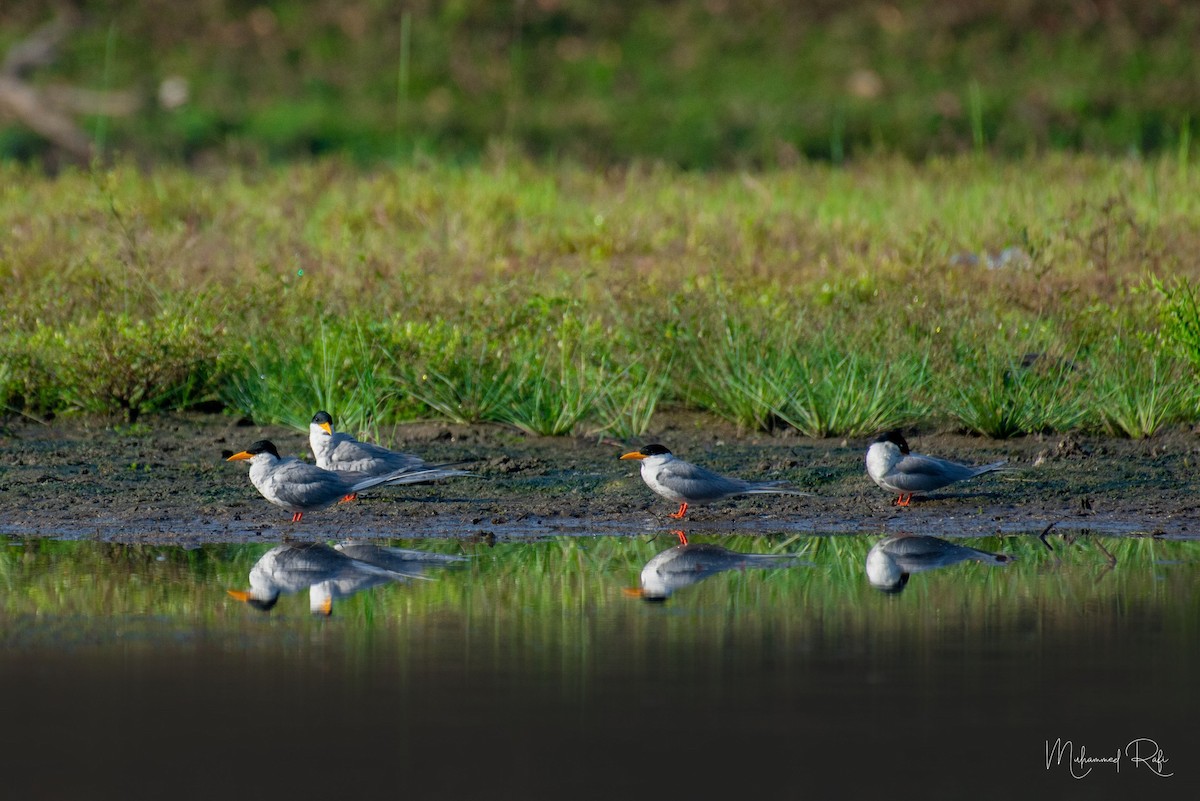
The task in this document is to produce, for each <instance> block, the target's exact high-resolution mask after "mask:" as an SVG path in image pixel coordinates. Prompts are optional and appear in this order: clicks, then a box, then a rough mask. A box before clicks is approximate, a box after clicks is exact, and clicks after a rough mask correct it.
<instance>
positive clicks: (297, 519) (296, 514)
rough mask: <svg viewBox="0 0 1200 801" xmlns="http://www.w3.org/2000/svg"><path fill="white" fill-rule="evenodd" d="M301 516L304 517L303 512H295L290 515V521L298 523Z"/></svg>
mask: <svg viewBox="0 0 1200 801" xmlns="http://www.w3.org/2000/svg"><path fill="white" fill-rule="evenodd" d="M302 517H304V512H296V513H295V514H293V515H292V522H293V523H299V522H300V518H302Z"/></svg>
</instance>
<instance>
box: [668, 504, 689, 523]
mask: <svg viewBox="0 0 1200 801" xmlns="http://www.w3.org/2000/svg"><path fill="white" fill-rule="evenodd" d="M685 514H687V504H686V503H681V504H679V511H678V512H672V513H671V514H669V515H667V517H670V518H674V519H675V520H682V519H683V516H684V515H685Z"/></svg>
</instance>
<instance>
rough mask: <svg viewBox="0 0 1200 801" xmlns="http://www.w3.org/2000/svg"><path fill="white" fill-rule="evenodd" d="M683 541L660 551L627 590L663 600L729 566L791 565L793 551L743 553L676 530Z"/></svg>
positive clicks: (634, 594) (635, 595)
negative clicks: (635, 584) (694, 539)
mask: <svg viewBox="0 0 1200 801" xmlns="http://www.w3.org/2000/svg"><path fill="white" fill-rule="evenodd" d="M675 535H676V536H677V537H678V538H679V545H676V546H674V547H673V548H668V549H667V550H665V551H663V552H662V553H660V554H658V555H656V556H655V557H654V558H653V559H651V560H650V561H649V562H647V563H646V566H645V567H643V568H642V574H641V577H640V584H641V586H640V587H635V588H633V589H628V590H625V593H626V594H627V595H631V596H634V597H637V598H641V599H642V600H644V601H652V602H663V601H666V600H667V598H669V597H671V594H672V593H674V592H675V591H676V590H679V589H682V588H684V587H689V586H691V585H692V584H695V583H697V582H699V581H703V580H704V579H706V578H708V577H709V576H714V575H716V574H717V573H721V572H723V571H726V570H734V569H745V568H760V569H767V568H773V567H790V566H792V565H793V564H795V563H796V557H795V556H794V555H792V554H758V553H739V552H737V551H731V550H729V549H728V548H723V547H721V546H720V545H709V544H700V543H689V542H688V539H687V535H686V534H684V533H683V532H682V531H676V532H675Z"/></svg>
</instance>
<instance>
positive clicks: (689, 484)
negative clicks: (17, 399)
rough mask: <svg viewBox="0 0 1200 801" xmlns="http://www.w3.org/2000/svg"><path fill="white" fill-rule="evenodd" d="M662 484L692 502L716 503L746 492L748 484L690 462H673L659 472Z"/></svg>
mask: <svg viewBox="0 0 1200 801" xmlns="http://www.w3.org/2000/svg"><path fill="white" fill-rule="evenodd" d="M658 480H659V482H660V483H662V484H665V485H667V486H669V487H671V488H672V489H673V490H675V491H676V492H678V493H679V494H680V495H683V496H684V497H685V498H688V499H690V500H692V501H716V500H720V499H721V498H728V497H729V496H730V495H737V494H738V493H741V492H745V491H746V488H747V484H746V482H745V481H741V480H739V479H736V478H729V477H727V476H723V475H721V474H720V473H714V472H713V471H711V470H705V469H704V468H703V467H699V466H697V465H694V464H691V463H690V462H681V461H678V460H676V461H672V462H669V463H667V464H665V465H663V466H662V468H660V469H659V471H658Z"/></svg>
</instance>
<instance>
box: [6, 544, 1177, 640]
mask: <svg viewBox="0 0 1200 801" xmlns="http://www.w3.org/2000/svg"><path fill="white" fill-rule="evenodd" d="M694 541H701V542H712V543H719V544H720V545H723V546H724V547H726V548H729V549H732V550H734V551H740V552H747V553H795V554H798V555H799V556H800V557H801V559H802V561H801V562H800V563H798V564H796V565H795V566H793V567H788V568H779V569H768V570H758V569H752V570H731V571H729V572H725V573H720V574H718V575H715V576H713V577H711V578H708V579H706V580H704V581H702V582H699V583H697V584H695V585H694V586H690V587H686V588H684V589H682V590H680V591H678V592H677V593H676V594H675V595H673V596H672V597H671V599H670V600H669V601H668V602H667V603H666V604H665V605H664V606H663V607H662V608H654V607H653V606H651V605H649V604H644V603H642V602H639V601H638V600H637V599H634V598H630V597H628V596H627V595H626V594H625V593H624V592H623V589H625V588H628V587H633V586H636V584H637V580H638V574H639V571H640V570H641V567H642V565H644V564H645V562H646V561H647V560H649V559H650V558H651V557H653V556H654V555H655V554H656V553H659V552H660V551H663V550H664V549H666V548H669V547H671V546H672V545H674V544H675V542H674V538H673V537H670V536H662V537H658V538H655V539H652V540H651V539H646V538H620V537H596V538H580V537H562V538H557V539H550V540H544V541H537V542H501V543H498V544H496V545H495V546H494V547H487V546H484V545H481V544H478V543H462V544H460V543H458V542H454V541H447V540H429V541H404V542H395V543H393V544H395V545H399V546H402V547H409V548H420V549H423V550H430V551H436V552H441V553H461V554H465V555H468V556H470V557H471V560H470V562H469V563H466V565H465V566H464V567H459V568H449V569H441V568H438V569H435V570H433V571H431V573H430V576H431V578H432V579H433V580H430V581H421V580H418V581H410V582H406V583H402V584H393V585H385V586H381V587H374V588H372V589H368V590H365V591H363V592H360V593H357V594H355V595H352V596H350V597H348V598H343V599H338V600H337V601H336V602H335V609H334V617H333V619H332V620H314V619H311V617H310V615H309V614H308V601H307V597H306V595H305V594H304V593H297V594H294V595H288V596H284V597H283V598H282V599H281V600H280V601H279V604H278V605H277V606H276V607H275V609H274V610H272V611H271V612H269V613H261V612H257V611H255V610H253V609H250V608H248V607H246V606H244V605H243V604H241V603H239V602H237V601H235V600H234V599H232V598H229V597H228V596H227V595H226V594H225V590H226V589H241V588H244V587H245V586H246V582H247V575H248V573H249V571H250V569H251V568H252V566H253V565H254V564H255V562H256V561H257V560H258V559H259V558H260V557H261V556H262V555H263V554H264V553H266V552H267V551H268V550H269V549H270V548H271V547H272V546H270V545H212V546H203V547H200V548H196V549H193V550H185V549H183V548H177V547H169V546H157V545H121V544H108V543H88V542H55V541H49V540H30V541H27V542H16V543H10V544H7V545H6V546H5V547H3V548H2V549H0V586H3V588H4V593H3V597H2V598H0V618H2V619H3V621H4V624H5V625H4V628H3V633H0V641H3V642H4V643H6V644H8V645H17V644H20V643H22V642H31V641H34V640H39V641H42V642H43V643H44V642H47V641H50V640H54V639H56V638H61V642H62V643H63V644H67V643H69V642H71V641H72V638H75V639H76V640H78V641H79V642H98V641H102V640H103V639H104V638H105V636H106V634H107V635H113V636H121V637H123V638H126V639H127V640H129V639H130V638H136V637H135V635H139V634H140V635H144V636H151V635H152V634H154V633H155V632H157V633H159V634H160V635H162V634H166V633H169V632H171V631H172V630H178V631H181V632H183V631H196V630H200V631H207V630H210V629H228V630H230V631H234V632H243V633H245V632H247V631H257V630H260V629H263V628H264V627H265V626H267V624H268V623H269V629H270V630H273V631H278V632H280V633H282V632H291V633H292V634H296V633H299V632H307V631H310V630H314V629H318V630H319V629H321V627H322V626H325V627H327V628H330V627H332V628H334V629H335V630H336V632H337V635H338V636H339V637H340V638H344V639H345V640H346V641H347V642H348V643H354V642H359V641H362V642H367V641H370V640H372V639H375V638H378V637H381V636H385V637H386V636H392V637H395V636H401V635H403V636H404V637H405V638H406V639H407V638H412V637H434V638H436V637H438V636H440V635H439V632H441V633H442V634H444V633H445V632H446V631H447V629H448V627H452V628H454V629H459V628H461V629H462V630H463V631H466V632H469V633H470V637H471V639H472V641H477V642H487V641H489V640H490V641H492V644H493V646H494V648H495V649H496V651H497V653H502V652H511V653H514V654H515V653H524V651H523V650H522V649H523V648H524V646H527V645H530V644H537V646H538V648H543V649H544V648H545V647H547V646H549V645H562V644H563V643H565V642H567V641H576V640H577V641H578V643H577V644H578V645H580V646H582V647H584V648H586V647H587V645H588V642H589V631H590V629H591V628H592V627H594V625H595V623H596V621H598V620H605V621H608V623H609V624H610V625H611V626H613V627H615V628H616V629H618V630H619V631H620V632H621V634H622V636H625V637H628V638H630V639H632V640H637V639H639V638H643V637H648V636H650V635H651V634H652V633H653V635H654V636H656V637H661V636H662V635H665V636H666V638H667V639H668V640H676V639H682V640H688V641H693V640H704V639H708V640H712V641H721V642H725V641H726V640H728V639H729V638H733V639H734V640H738V639H744V638H750V639H753V640H761V639H762V638H770V639H771V640H772V642H773V643H774V644H775V645H776V646H777V647H778V648H779V649H781V650H787V649H788V648H790V647H793V646H797V647H798V646H800V644H801V643H802V642H804V641H806V640H808V639H810V638H811V637H814V636H817V637H822V638H832V637H837V638H842V639H843V640H845V641H847V642H853V641H854V638H856V637H860V636H861V635H863V634H864V633H866V632H871V633H872V634H873V635H875V636H877V635H878V634H879V633H880V632H888V633H891V634H892V635H894V636H904V637H912V636H920V635H923V634H924V635H929V634H933V633H936V632H943V633H944V632H945V631H946V630H947V629H948V628H955V629H958V630H960V631H984V630H987V629H988V627H994V626H1005V627H1007V626H1010V625H1012V624H1013V621H1017V622H1019V624H1020V625H1021V626H1022V627H1030V628H1031V629H1034V630H1036V629H1037V628H1038V627H1040V626H1045V625H1051V624H1062V623H1065V622H1066V621H1068V620H1071V621H1076V622H1077V623H1078V621H1080V620H1084V622H1083V623H1080V625H1087V623H1086V619H1087V618H1090V617H1102V618H1104V619H1109V620H1111V619H1119V618H1120V617H1121V616H1122V615H1124V614H1127V613H1128V612H1129V611H1130V610H1131V609H1133V608H1135V607H1144V606H1153V607H1157V608H1160V609H1161V610H1162V614H1161V618H1160V620H1161V625H1162V626H1163V627H1179V628H1180V633H1182V629H1184V628H1186V629H1187V630H1191V629H1192V627H1193V626H1194V620H1195V619H1196V616H1195V614H1194V613H1195V611H1196V605H1197V603H1200V601H1198V600H1197V596H1196V594H1195V593H1194V592H1193V591H1192V588H1193V587H1194V581H1195V578H1196V567H1197V561H1198V557H1197V547H1198V546H1197V544H1196V543H1193V542H1186V541H1163V540H1155V539H1150V538H1097V537H1093V536H1090V535H1084V536H1080V537H1078V538H1077V539H1076V540H1075V541H1074V542H1067V541H1065V540H1063V539H1061V538H1057V537H1055V538H1053V539H1051V543H1052V544H1053V545H1054V548H1055V550H1054V551H1050V550H1048V549H1047V548H1046V547H1045V546H1044V545H1043V544H1042V543H1041V542H1039V541H1038V539H1037V538H1036V537H1031V536H1024V537H1005V538H983V539H971V540H965V541H960V542H962V543H963V544H969V545H971V546H972V547H976V548H980V549H985V550H991V551H996V552H1002V553H1005V554H1008V555H1010V556H1012V557H1015V560H1016V561H1015V562H1014V563H1012V564H1010V565H1007V566H993V565H985V564H977V563H972V562H967V563H961V564H957V565H953V566H950V567H946V568H942V569H938V570H932V571H929V572H924V573H919V574H915V575H913V577H912V579H911V581H910V582H909V584H908V587H907V589H906V590H905V591H904V592H903V593H902V594H900V595H899V596H895V597H893V596H889V595H886V594H883V593H880V592H877V591H876V590H874V589H872V588H871V586H870V585H869V584H868V582H867V580H866V577H865V574H864V568H863V565H864V559H865V557H866V554H867V551H868V550H869V548H870V547H871V546H872V545H873V544H874V543H876V542H878V541H879V538H877V537H861V536H812V537H794V536H793V537H789V538H786V539H785V538H783V537H769V536H766V537H764V536H729V537H701V538H699V539H698V540H694ZM1110 556H1111V559H1110ZM1114 561H1115V564H1114ZM1101 611H1103V612H1104V614H1103V615H1097V614H1096V613H1099V612H1101ZM84 623H86V624H87V625H86V626H83V624H84ZM451 624H453V625H451ZM73 628H79V629H81V630H83V629H86V631H83V632H77V633H75V634H71V630H72V629H73ZM726 644H728V642H726Z"/></svg>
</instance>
